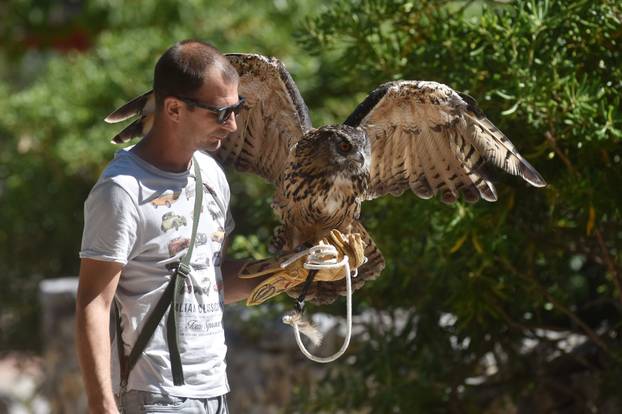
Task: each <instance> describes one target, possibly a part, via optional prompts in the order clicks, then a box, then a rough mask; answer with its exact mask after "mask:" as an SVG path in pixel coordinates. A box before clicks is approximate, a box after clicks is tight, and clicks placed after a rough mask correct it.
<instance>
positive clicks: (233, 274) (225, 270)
mask: <svg viewBox="0 0 622 414" xmlns="http://www.w3.org/2000/svg"><path fill="white" fill-rule="evenodd" d="M247 262H249V260H232V259H225V260H224V262H223V264H222V267H221V270H222V279H223V283H224V285H225V286H224V289H225V292H224V293H225V304H228V303H234V302H239V301H241V300H244V299H246V298H247V297H248V295H250V293H251V292H252V290H253V289H254V288H255V286H257V285H258V284H260V283H261V282H263V281H264V279H265V277H257V278H253V279H240V278H239V277H238V275H239V274H240V269H242V266H244V264H245V263H247Z"/></svg>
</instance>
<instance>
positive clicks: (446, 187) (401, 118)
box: [106, 54, 546, 303]
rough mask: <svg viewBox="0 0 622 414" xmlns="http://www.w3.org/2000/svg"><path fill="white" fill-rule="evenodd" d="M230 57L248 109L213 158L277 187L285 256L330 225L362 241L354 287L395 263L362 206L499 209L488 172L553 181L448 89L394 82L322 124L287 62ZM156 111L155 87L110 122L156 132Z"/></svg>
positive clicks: (276, 241)
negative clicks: (399, 200)
mask: <svg viewBox="0 0 622 414" xmlns="http://www.w3.org/2000/svg"><path fill="white" fill-rule="evenodd" d="M227 58H228V59H229V60H230V62H231V63H232V64H233V66H234V67H235V68H236V69H237V71H238V73H239V75H240V84H239V94H240V95H241V96H243V97H244V98H245V107H244V108H243V109H242V111H241V112H240V114H239V115H238V116H237V118H236V120H237V125H238V130H237V131H236V132H234V133H232V134H230V135H229V136H228V137H227V138H226V139H225V140H223V142H222V146H221V148H220V149H219V150H218V151H217V152H216V153H214V154H212V155H213V156H214V157H215V158H216V159H217V160H219V161H221V162H222V163H224V164H226V165H227V164H228V165H232V166H233V167H235V168H236V169H238V170H240V171H244V172H250V173H254V174H257V175H259V176H261V177H263V178H265V179H266V180H268V181H269V182H271V183H272V184H274V186H275V193H274V198H273V200H274V201H273V204H272V207H273V209H274V212H275V213H276V215H277V217H278V218H279V219H280V222H281V225H280V226H279V227H277V228H276V229H275V233H274V238H273V241H272V247H273V250H275V251H276V252H277V253H279V252H280V253H285V252H290V251H292V250H293V249H295V248H296V247H297V246H300V245H303V244H313V243H314V242H316V241H317V240H320V239H321V238H323V237H324V236H326V235H327V234H328V232H330V230H331V229H338V230H340V231H341V232H343V233H351V232H358V233H360V234H361V235H362V237H363V239H364V241H365V242H366V245H367V246H366V249H365V256H366V257H367V262H366V263H365V264H363V265H362V266H361V267H360V268H359V272H358V276H357V277H356V278H355V279H353V280H352V286H353V288H354V289H358V288H360V287H362V286H363V285H364V284H365V282H366V281H368V280H371V279H374V278H376V277H378V276H379V275H380V274H381V273H382V270H383V269H384V265H385V261H384V258H383V256H382V253H381V252H380V250H379V249H378V247H377V246H376V244H375V243H374V241H373V239H372V237H371V236H370V235H369V233H368V232H367V230H366V229H365V227H364V226H363V224H362V223H361V222H360V221H359V216H360V211H361V204H362V203H363V201H366V200H373V199H375V198H378V197H381V196H384V195H387V194H390V195H393V196H399V195H401V194H402V193H403V192H404V191H412V192H414V193H415V194H416V195H417V196H418V197H420V198H422V199H429V198H432V197H434V196H438V197H439V198H440V200H441V201H442V202H443V203H448V204H450V203H454V202H456V201H457V200H458V199H459V198H462V199H464V200H465V201H467V202H470V203H472V202H476V201H478V200H479V199H484V200H486V201H496V199H497V194H496V191H495V187H494V186H493V183H492V182H491V181H490V180H489V179H488V178H487V175H486V174H485V173H484V167H487V166H490V165H493V166H496V167H498V168H500V169H502V170H504V171H506V172H508V173H510V174H513V175H517V176H519V177H521V178H522V179H524V180H525V181H527V182H528V183H529V184H531V185H533V186H535V187H543V186H545V185H546V183H545V181H544V179H543V178H542V177H541V176H540V174H539V173H538V172H537V171H536V170H535V169H534V168H533V167H532V166H531V165H530V164H529V163H528V162H527V161H526V160H525V159H524V158H523V157H522V156H521V155H520V154H519V153H518V151H517V149H516V148H515V147H514V145H513V144H512V143H511V142H510V140H509V139H508V138H507V137H506V136H505V135H504V134H503V133H502V132H501V131H500V130H499V129H497V128H496V127H495V126H494V125H493V124H492V123H491V122H490V121H489V120H488V119H487V118H486V117H485V115H484V114H483V113H482V111H481V110H480V109H479V108H478V106H477V103H476V101H475V100H474V99H473V98H471V97H470V96H468V95H466V94H462V93H459V92H456V91H454V90H453V89H451V88H450V87H448V86H446V85H443V84H440V83H436V82H430V81H408V80H404V81H393V82H388V83H385V84H382V85H380V86H378V87H377V88H376V89H374V90H373V91H372V92H371V93H369V95H368V96H367V97H366V98H365V99H364V100H363V101H362V102H361V103H360V104H359V105H358V106H357V107H356V108H355V109H354V111H353V112H352V114H351V115H350V116H349V117H348V118H347V119H346V120H345V122H344V123H343V124H340V125H327V126H323V127H320V128H313V127H312V125H311V121H310V117H309V111H308V109H307V106H306V105H305V103H304V100H303V99H302V96H301V95H300V92H299V91H298V88H297V87H296V84H295V83H294V81H293V79H292V77H291V76H290V74H289V73H288V72H287V70H286V69H285V67H284V66H283V64H282V63H281V62H279V61H278V60H277V59H275V58H271V57H266V56H261V55H256V54H229V55H227ZM154 110H155V104H154V96H153V93H152V92H151V91H149V92H147V93H145V94H143V95H141V96H139V97H137V98H135V99H133V100H132V101H130V102H128V103H127V104H125V105H124V106H122V107H121V108H119V109H117V110H116V111H114V112H113V113H111V114H110V115H109V116H108V117H107V118H106V121H107V122H119V121H123V120H126V119H129V118H131V117H134V116H136V117H137V118H136V119H135V121H134V122H132V123H131V124H130V125H129V126H127V127H126V128H125V129H123V130H122V131H121V132H120V133H119V134H117V135H116V136H115V137H114V138H113V140H112V141H113V142H115V143H123V142H125V141H127V140H129V139H131V138H133V137H134V136H141V135H144V134H146V133H147V132H148V131H149V129H150V128H151V125H152V123H153V114H154ZM487 168H488V167H487ZM345 292H346V287H345V282H344V280H340V281H335V282H315V283H313V285H312V286H311V288H310V289H309V291H308V293H307V296H306V298H307V300H310V301H312V302H315V303H330V302H332V301H334V300H335V299H336V298H337V297H338V296H339V295H344V294H345ZM289 293H290V294H292V295H295V294H296V293H297V292H295V291H294V292H289Z"/></svg>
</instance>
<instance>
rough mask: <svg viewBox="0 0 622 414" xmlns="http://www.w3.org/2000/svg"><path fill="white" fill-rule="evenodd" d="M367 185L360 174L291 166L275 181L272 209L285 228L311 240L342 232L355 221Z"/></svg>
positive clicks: (306, 165) (305, 165)
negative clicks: (333, 232)
mask: <svg viewBox="0 0 622 414" xmlns="http://www.w3.org/2000/svg"><path fill="white" fill-rule="evenodd" d="M368 181H369V176H368V174H366V173H364V172H355V171H335V170H332V169H321V170H319V171H318V170H317V169H315V168H314V165H312V164H311V163H306V164H305V163H304V162H294V163H291V164H290V165H288V167H287V168H286V169H285V171H284V172H283V174H282V175H281V177H280V179H279V183H278V185H277V193H276V197H275V203H274V207H275V209H276V210H277V214H279V215H280V218H281V220H282V221H283V224H284V225H285V226H286V227H293V228H296V229H297V230H298V232H300V233H302V234H303V238H304V239H306V240H312V239H314V238H317V237H322V235H323V234H325V233H327V232H328V231H330V230H331V229H334V228H336V229H343V230H346V229H347V226H348V225H349V224H350V223H351V222H352V221H353V220H356V219H357V218H358V216H359V213H360V208H361V201H362V200H363V195H364V192H365V190H366V188H367V183H368Z"/></svg>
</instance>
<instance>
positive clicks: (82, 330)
mask: <svg viewBox="0 0 622 414" xmlns="http://www.w3.org/2000/svg"><path fill="white" fill-rule="evenodd" d="M109 311H110V308H109V305H107V304H106V303H105V301H104V300H103V299H102V298H101V297H98V298H95V299H94V300H92V301H91V302H89V303H87V304H85V305H82V304H80V302H78V306H77V308H76V345H77V349H78V357H79V360H80V368H81V371H82V378H83V379H84V385H85V388H86V393H87V396H88V401H89V411H90V412H91V413H117V412H118V410H117V406H116V403H115V400H114V395H113V393H112V384H111V380H110V334H109V323H110V313H109Z"/></svg>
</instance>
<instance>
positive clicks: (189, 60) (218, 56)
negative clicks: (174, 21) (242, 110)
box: [153, 39, 239, 108]
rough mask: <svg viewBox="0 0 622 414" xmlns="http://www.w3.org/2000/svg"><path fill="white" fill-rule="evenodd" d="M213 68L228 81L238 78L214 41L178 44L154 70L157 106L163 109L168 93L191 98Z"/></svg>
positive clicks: (187, 41)
mask: <svg viewBox="0 0 622 414" xmlns="http://www.w3.org/2000/svg"><path fill="white" fill-rule="evenodd" d="M211 68H213V69H217V70H219V71H220V73H221V75H222V78H223V80H224V81H225V82H228V83H232V82H236V81H238V79H239V76H238V73H237V71H236V70H235V68H234V67H233V65H231V63H230V62H229V60H228V59H227V58H226V57H225V56H224V55H223V54H222V53H220V51H219V50H218V49H216V48H215V47H214V46H212V45H211V44H209V43H207V42H202V41H200V40H194V39H188V40H183V41H180V42H177V43H175V44H174V45H173V46H171V47H170V48H168V50H167V51H166V52H164V54H163V55H162V56H161V57H160V59H158V63H156V65H155V69H154V71H153V90H154V92H155V98H156V106H157V107H158V108H161V107H162V104H163V103H164V98H166V97H167V96H187V97H192V95H193V94H194V92H196V91H197V90H199V89H200V88H201V86H203V82H204V80H205V77H206V76H205V75H206V74H207V73H209V69H211Z"/></svg>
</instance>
